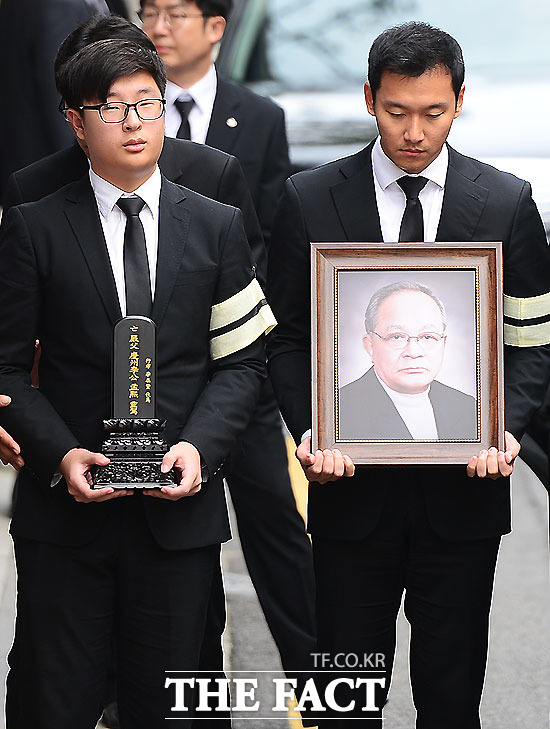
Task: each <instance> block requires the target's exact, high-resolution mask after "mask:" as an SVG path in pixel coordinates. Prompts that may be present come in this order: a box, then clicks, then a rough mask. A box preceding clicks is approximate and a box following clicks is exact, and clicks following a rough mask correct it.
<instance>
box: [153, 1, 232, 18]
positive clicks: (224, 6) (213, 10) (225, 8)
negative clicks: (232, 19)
mask: <svg viewBox="0 0 550 729" xmlns="http://www.w3.org/2000/svg"><path fill="white" fill-rule="evenodd" d="M148 2H150V3H151V4H152V0H140V7H141V10H142V11H143V8H144V7H145V6H146V5H147V3H148ZM195 5H196V6H197V7H198V9H199V10H200V11H201V13H202V14H203V15H204V16H205V17H214V16H216V15H221V16H222V18H225V19H226V20H229V16H230V15H231V11H232V10H233V0H195Z"/></svg>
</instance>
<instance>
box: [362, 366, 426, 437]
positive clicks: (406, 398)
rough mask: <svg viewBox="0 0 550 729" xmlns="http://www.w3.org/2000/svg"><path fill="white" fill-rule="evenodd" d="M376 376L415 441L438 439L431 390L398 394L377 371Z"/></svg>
mask: <svg viewBox="0 0 550 729" xmlns="http://www.w3.org/2000/svg"><path fill="white" fill-rule="evenodd" d="M374 374H375V375H376V377H377V379H378V382H379V383H380V384H381V385H382V387H383V388H384V390H385V391H386V393H387V394H388V397H389V398H390V399H391V401H392V402H393V404H394V405H395V407H396V409H397V412H398V413H399V415H400V416H401V419H402V420H403V422H404V423H405V425H406V426H407V428H408V429H409V433H410V434H411V435H412V437H413V438H414V439H415V440H432V439H437V438H438V435H437V425H436V423H435V415H434V409H433V407H432V403H431V401H430V397H429V395H430V388H428V389H427V390H426V392H419V393H415V394H414V395H409V394H407V393H405V392H396V391H395V390H392V389H391V388H390V387H388V386H387V385H386V383H385V382H382V380H381V379H380V378H379V377H378V374H377V372H376V370H374Z"/></svg>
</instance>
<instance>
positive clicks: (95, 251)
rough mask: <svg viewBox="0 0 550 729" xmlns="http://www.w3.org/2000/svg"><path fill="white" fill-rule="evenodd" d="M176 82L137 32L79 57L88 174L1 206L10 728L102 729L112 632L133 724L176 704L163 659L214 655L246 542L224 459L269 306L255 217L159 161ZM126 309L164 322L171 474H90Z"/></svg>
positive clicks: (70, 81) (0, 361)
mask: <svg viewBox="0 0 550 729" xmlns="http://www.w3.org/2000/svg"><path fill="white" fill-rule="evenodd" d="M165 79H166V77H165V73H164V68H163V65H162V62H161V61H160V59H159V58H158V56H157V54H156V53H155V52H154V51H151V50H147V49H144V48H143V47H142V46H141V45H139V44H137V43H134V42H131V41H120V40H103V41H98V42H96V43H92V44H91V45H89V46H87V47H85V48H83V49H82V50H81V51H79V52H78V53H77V54H76V55H75V56H74V57H73V58H72V59H71V60H70V61H69V62H68V63H67V64H65V66H64V67H63V70H62V73H61V81H60V88H61V89H62V94H63V98H64V99H65V101H66V102H67V107H68V109H67V114H68V116H69V118H70V119H71V123H72V126H73V128H74V130H75V132H76V134H77V136H78V138H79V139H80V140H81V141H83V142H85V144H86V148H87V150H88V152H89V157H90V169H89V170H88V173H87V174H86V175H85V176H84V177H83V178H82V179H80V180H79V181H77V182H75V183H72V184H70V185H67V186H65V187H64V188H62V189H61V190H58V191H57V192H55V193H53V194H52V195H49V196H48V197H46V198H44V199H42V200H39V201H38V202H35V203H29V204H25V205H21V206H17V207H13V208H11V209H10V210H9V211H8V212H7V213H6V215H5V216H4V217H3V219H2V225H1V228H0V308H1V310H2V312H3V316H2V317H1V318H0V392H2V393H6V394H7V395H9V396H10V397H11V402H10V403H9V406H8V407H4V408H2V409H1V413H2V421H1V422H2V425H5V426H6V429H7V430H8V431H9V432H10V433H13V436H14V438H15V439H16V440H17V442H18V443H19V444H20V446H21V453H22V454H23V457H24V459H25V463H26V468H25V469H24V470H23V471H22V474H21V480H20V488H19V494H18V498H17V503H16V506H15V512H14V516H13V520H12V526H11V533H12V536H13V538H14V543H15V553H16V561H17V569H18V608H17V624H16V630H15V633H16V637H15V641H14V646H13V649H12V651H11V653H10V658H9V663H10V673H9V676H8V681H7V702H6V717H7V722H6V726H7V727H8V729H30V728H31V727H33V729H46V727H56V726H66V727H78V729H94V728H95V726H96V724H97V721H98V719H99V716H100V714H101V711H102V709H103V702H104V689H105V681H106V676H107V672H108V670H109V668H110V663H111V658H112V650H113V645H115V646H116V651H115V652H116V656H117V690H118V703H119V710H120V720H121V726H122V727H132V729H151V727H158V726H161V724H163V722H164V720H165V718H166V717H174V716H175V714H174V713H173V712H172V711H171V708H172V707H173V706H174V704H175V703H176V702H175V700H174V693H173V691H169V690H168V689H167V688H165V681H166V671H167V670H170V669H175V670H188V671H191V672H194V671H195V670H196V669H197V668H198V663H199V654H200V650H201V645H202V639H203V634H204V629H205V614H206V611H207V607H208V603H209V600H210V595H211V588H212V580H213V579H215V578H216V576H217V572H218V568H219V552H220V543H221V542H222V541H225V540H226V539H228V538H229V536H230V532H229V523H228V515H227V509H226V504H225V497H224V492H223V483H222V476H221V472H220V467H221V464H222V462H223V460H224V458H225V457H226V456H227V453H228V451H229V450H230V448H231V446H232V444H233V441H234V439H235V437H237V436H238V434H239V433H240V432H241V431H242V430H243V429H244V428H245V426H246V425H247V423H248V420H249V416H250V413H251V411H252V409H253V407H254V404H255V401H256V399H257V396H258V393H259V389H260V384H261V380H262V379H263V376H264V370H265V363H264V360H265V355H264V350H263V343H262V341H261V335H262V333H263V332H264V331H266V329H269V326H270V324H268V321H269V322H271V324H272V323H273V317H272V315H271V314H270V311H269V308H268V307H267V305H266V304H265V300H264V297H263V294H262V292H261V289H260V287H259V285H258V283H257V280H256V278H255V276H254V268H253V264H252V260H251V255H250V249H249V247H248V244H247V241H246V236H245V233H244V229H243V225H242V215H241V212H240V211H239V210H237V209H236V208H232V207H230V206H228V205H222V204H220V203H217V202H215V201H213V200H209V199H208V198H205V197H203V196H202V195H198V194H196V193H194V192H192V191H191V190H188V189H186V188H182V187H180V186H178V185H175V184H173V183H171V182H169V181H168V180H167V179H166V178H163V177H162V175H161V173H160V170H159V168H158V166H157V161H158V158H159V155H160V152H161V149H162V145H163V141H164V118H163V116H164V102H163V92H164V87H165ZM228 301H229V302H230V303H229V304H228V303H227V302H228ZM123 315H138V316H148V317H150V318H151V319H152V320H153V321H154V322H155V324H156V330H157V349H158V355H157V410H158V416H159V417H160V418H162V419H166V421H167V427H166V431H165V432H166V439H167V441H168V442H169V443H170V444H171V448H170V450H169V452H168V453H167V454H166V455H165V458H164V462H163V469H164V470H168V469H170V468H171V467H172V466H174V467H175V469H176V473H177V482H176V483H174V486H173V487H165V488H163V489H158V488H153V489H144V490H143V491H138V492H137V493H136V492H135V491H133V490H116V491H115V490H113V489H112V488H110V487H106V488H101V489H97V490H94V489H92V488H91V487H90V483H91V470H92V468H93V466H94V465H105V464H106V463H107V462H108V459H106V458H105V457H104V456H103V455H101V454H100V453H99V452H98V451H99V449H100V446H101V441H102V420H103V419H105V418H108V417H110V415H111V402H110V401H111V345H112V331H113V325H114V324H115V322H116V321H117V320H118V319H120V317H121V316H123ZM243 321H244V322H245V323H246V326H244V327H242V326H241V325H242V323H243ZM37 338H38V339H39V340H40V342H41V344H42V356H41V362H40V388H39V389H37V388H33V387H32V386H31V382H30V376H29V371H30V367H31V365H32V361H33V357H34V347H35V341H36V339H37ZM59 476H61V477H62V478H61V480H60V479H59ZM178 718H179V719H180V721H179V722H178V723H180V725H181V726H184V727H188V726H189V725H190V721H189V719H187V718H186V716H185V715H184V716H183V717H181V716H178Z"/></svg>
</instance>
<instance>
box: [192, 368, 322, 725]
mask: <svg viewBox="0 0 550 729" xmlns="http://www.w3.org/2000/svg"><path fill="white" fill-rule="evenodd" d="M226 480H227V483H228V486H229V490H230V492H231V499H232V501H233V505H234V507H235V513H236V517H237V525H238V529H239V537H240V540H241V545H242V548H243V553H244V558H245V561H246V565H247V567H248V571H249V573H250V577H251V579H252V582H253V584H254V588H255V590H256V593H257V595H258V599H259V601H260V604H261V606H262V610H263V612H264V615H265V617H266V620H267V624H268V626H269V629H270V631H271V634H272V635H273V638H274V640H275V643H276V645H277V648H278V650H279V653H280V656H281V661H282V664H283V667H284V669H285V671H286V672H287V674H288V675H289V676H292V675H293V672H294V671H304V670H309V668H310V667H311V665H312V663H311V662H312V652H313V651H314V650H315V582H314V575H313V558H312V550H311V543H310V541H309V538H308V536H307V534H306V530H305V526H304V522H303V520H302V518H301V516H300V514H299V513H298V511H297V509H296V501H295V499H294V494H293V492H292V486H291V483H290V477H289V474H288V459H287V453H286V446H285V441H284V436H283V432H282V427H281V418H280V415H279V411H278V409H277V406H276V403H275V398H274V395H273V390H272V388H271V384H270V383H269V381H266V383H265V384H264V388H263V391H262V395H261V397H260V401H259V403H258V406H257V407H256V410H255V411H254V414H253V416H252V421H251V423H250V424H249V426H248V428H247V430H246V432H245V433H244V435H243V436H241V437H240V438H239V441H238V443H237V445H236V447H235V449H234V450H233V452H232V454H231V457H230V461H229V463H228V466H227V468H226ZM224 627H225V602H224V591H223V584H222V577H221V571H220V572H219V574H218V575H217V577H216V578H215V579H214V581H213V591H212V599H211V601H210V603H209V608H208V617H207V627H206V632H205V640H204V644H203V648H202V651H201V658H200V667H201V669H203V670H206V671H212V677H218V676H219V675H220V673H219V672H221V671H222V667H223V656H222V652H221V634H222V632H223V630H224ZM236 629H238V626H236ZM241 668H243V669H246V666H242V667H241ZM266 668H275V666H273V667H270V666H266ZM196 726H197V727H198V729H207V727H208V721H207V720H201V721H200V722H196ZM212 726H213V727H215V729H222V727H224V726H230V724H229V721H227V723H224V722H223V721H221V720H220V718H219V715H218V716H217V718H216V720H215V721H213V723H212Z"/></svg>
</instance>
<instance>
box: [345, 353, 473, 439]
mask: <svg viewBox="0 0 550 729" xmlns="http://www.w3.org/2000/svg"><path fill="white" fill-rule="evenodd" d="M429 398H430V402H431V404H432V408H433V412H434V417H435V424H436V426H437V434H438V438H439V439H440V440H453V439H470V438H475V437H476V433H477V427H476V425H477V417H476V415H477V413H476V401H475V398H473V397H472V396H471V395H466V393H464V392H460V391H459V390H455V389H454V387H449V386H448V385H444V384H443V383H442V382H438V381H437V380H434V381H433V382H432V384H431V385H430V392H429ZM338 413H339V418H338V426H339V436H340V438H348V439H350V440H361V439H363V438H365V439H368V440H378V439H382V440H388V439H389V440H412V439H413V436H412V435H411V433H410V431H409V429H408V428H407V426H406V425H405V423H404V422H403V419H402V418H401V415H400V414H399V412H398V411H397V408H396V407H395V405H394V404H393V402H392V400H391V398H390V397H389V395H388V394H387V393H386V391H385V390H384V388H383V387H382V385H381V384H380V382H379V381H378V378H377V377H376V375H375V373H374V367H371V368H370V369H369V370H368V371H367V372H365V374H364V375H362V377H359V379H357V380H354V381H353V382H350V383H348V384H347V385H344V387H341V388H340V391H339V409H338ZM366 414H367V415H366Z"/></svg>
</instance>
